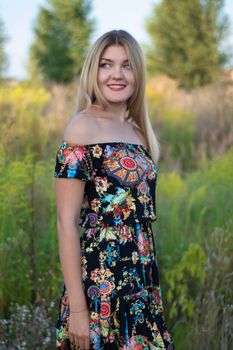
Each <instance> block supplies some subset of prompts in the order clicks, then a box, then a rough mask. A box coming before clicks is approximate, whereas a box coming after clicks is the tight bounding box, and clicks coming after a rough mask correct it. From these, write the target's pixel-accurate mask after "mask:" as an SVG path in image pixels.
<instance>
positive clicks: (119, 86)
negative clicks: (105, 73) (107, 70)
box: [108, 84, 126, 91]
mask: <svg viewBox="0 0 233 350" xmlns="http://www.w3.org/2000/svg"><path fill="white" fill-rule="evenodd" d="M108 87H109V88H110V89H111V90H114V91H120V90H123V89H124V88H125V87H126V85H123V84H111V85H108Z"/></svg>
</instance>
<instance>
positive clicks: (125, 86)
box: [97, 45, 135, 104]
mask: <svg viewBox="0 0 233 350" xmlns="http://www.w3.org/2000/svg"><path fill="white" fill-rule="evenodd" d="M97 82H98V87H99V89H100V91H101V93H102V95H103V96H104V97H105V98H106V100H107V101H108V102H109V103H110V104H111V103H122V102H126V101H127V100H128V99H129V98H130V97H131V96H132V94H133V92H134V89H135V77H134V74H133V71H132V68H131V65H130V62H129V60H128V56H127V53H126V50H125V48H124V47H123V46H122V45H111V46H108V47H107V48H106V49H105V50H104V51H103V53H102V55H101V57H100V62H99V69H98V76H97Z"/></svg>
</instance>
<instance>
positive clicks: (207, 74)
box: [146, 0, 229, 89]
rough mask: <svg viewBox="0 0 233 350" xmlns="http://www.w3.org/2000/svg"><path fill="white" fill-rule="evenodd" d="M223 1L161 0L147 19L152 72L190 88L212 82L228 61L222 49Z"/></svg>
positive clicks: (225, 25)
mask: <svg viewBox="0 0 233 350" xmlns="http://www.w3.org/2000/svg"><path fill="white" fill-rule="evenodd" d="M222 8H223V1H221V0H174V1H173V0H162V1H161V3H160V4H158V5H157V6H155V7H154V11H153V14H152V15H151V16H150V17H149V18H148V19H147V22H146V28H147V31H148V33H149V35H150V37H151V46H150V48H148V49H147V59H148V70H149V72H162V73H165V74H167V75H168V76H170V77H171V78H174V79H177V80H178V81H179V84H180V86H182V87H184V88H186V89H191V88H194V87H197V86H202V85H205V84H208V83H210V82H212V81H213V80H214V79H215V78H216V77H217V76H218V74H219V73H220V70H221V67H222V66H223V64H224V63H225V62H226V61H227V55H226V53H224V52H223V51H222V50H221V45H222V42H223V39H224V38H225V37H226V34H227V29H228V26H229V24H228V20H227V17H226V16H223V14H222Z"/></svg>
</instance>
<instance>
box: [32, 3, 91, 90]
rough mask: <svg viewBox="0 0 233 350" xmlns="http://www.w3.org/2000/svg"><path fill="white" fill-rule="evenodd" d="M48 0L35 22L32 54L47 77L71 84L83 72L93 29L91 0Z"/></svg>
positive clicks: (46, 78)
mask: <svg viewBox="0 0 233 350" xmlns="http://www.w3.org/2000/svg"><path fill="white" fill-rule="evenodd" d="M47 1H48V6H46V7H41V8H40V12H39V16H38V18H37V21H36V24H35V28H34V30H35V42H34V43H33V45H32V47H31V52H30V57H31V59H35V61H36V62H37V65H38V68H39V70H40V72H41V74H42V76H43V77H44V79H45V80H48V81H54V82H57V83H69V82H71V81H72V80H73V79H74V78H75V77H76V76H78V75H79V73H80V71H81V67H82V64H83V61H84V58H85V54H86V50H87V48H88V46H89V39H90V35H91V34H92V32H93V29H94V21H93V19H90V18H89V13H90V11H91V0H66V1H62V0H47Z"/></svg>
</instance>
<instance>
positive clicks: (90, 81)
mask: <svg viewBox="0 0 233 350" xmlns="http://www.w3.org/2000/svg"><path fill="white" fill-rule="evenodd" d="M110 45H122V46H123V47H124V48H125V50H126V52H127V55H128V57H129V61H130V63H131V66H132V70H133V73H134V75H135V81H136V84H135V85H136V87H135V91H134V93H133V95H132V96H131V97H130V98H129V100H128V103H127V114H126V119H127V120H129V121H131V122H133V123H134V124H136V126H137V127H139V129H140V130H141V132H142V133H143V135H144V137H145V139H146V142H147V145H148V147H149V150H150V154H151V157H152V159H153V160H154V162H155V163H157V162H158V159H159V155H160V145H159V142H158V140H157V137H156V135H155V133H154V131H153V128H152V125H151V122H150V118H149V115H148V109H147V104H146V94H145V90H146V69H145V62H144V57H143V53H142V50H141V48H140V46H139V44H138V42H137V41H136V40H135V39H134V37H133V36H132V35H131V34H129V33H128V32H126V31H125V30H112V31H109V32H107V33H105V34H103V35H102V36H101V37H99V38H98V39H97V40H96V42H95V43H94V44H93V46H92V47H91V48H90V50H89V52H88V54H87V56H86V59H85V62H84V65H83V69H82V72H81V76H80V84H79V95H78V112H80V111H82V110H84V109H86V108H88V107H90V106H91V105H92V104H93V103H94V101H96V100H97V101H98V103H100V105H101V106H102V107H103V108H105V107H106V106H107V101H106V99H105V98H104V96H103V95H102V94H101V92H100V90H99V88H98V84H97V74H98V68H99V61H100V58H101V55H102V53H103V51H104V50H105V49H106V48H107V47H108V46H110Z"/></svg>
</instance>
